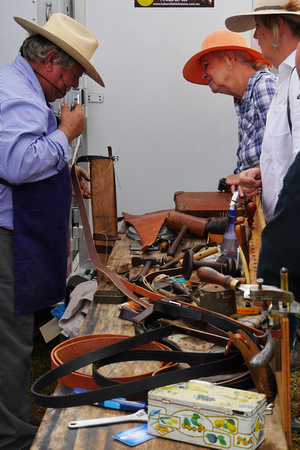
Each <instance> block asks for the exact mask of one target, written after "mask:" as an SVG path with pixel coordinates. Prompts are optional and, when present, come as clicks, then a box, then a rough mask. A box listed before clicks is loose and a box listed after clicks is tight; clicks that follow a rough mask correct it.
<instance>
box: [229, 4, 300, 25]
mask: <svg viewBox="0 0 300 450" xmlns="http://www.w3.org/2000/svg"><path fill="white" fill-rule="evenodd" d="M262 15H276V16H284V17H285V18H287V19H290V20H292V21H294V22H299V23H300V1H294V0H290V1H289V0H256V2H255V7H254V11H253V12H252V13H246V14H239V15H236V16H231V17H228V18H227V19H226V20H225V25H226V27H227V28H228V29H229V30H231V31H237V32H242V31H248V30H252V29H253V28H255V25H256V22H255V16H262Z"/></svg>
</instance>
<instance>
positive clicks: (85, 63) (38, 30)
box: [14, 16, 105, 87]
mask: <svg viewBox="0 0 300 450" xmlns="http://www.w3.org/2000/svg"><path fill="white" fill-rule="evenodd" d="M14 20H15V21H16V22H17V23H18V24H19V25H20V26H21V27H22V28H24V29H25V30H26V31H27V32H28V33H29V34H39V35H41V36H43V37H44V38H46V39H48V40H49V41H51V42H53V44H55V45H57V46H58V47H59V48H61V49H62V50H64V51H65V52H66V53H67V54H68V55H69V56H71V57H72V58H73V59H75V61H76V62H78V64H80V65H81V66H82V67H83V68H84V72H85V73H86V74H87V75H88V76H89V77H91V78H92V79H93V80H94V81H96V83H98V84H100V85H101V86H103V87H105V84H104V82H103V80H102V78H101V76H100V75H99V73H98V72H97V70H96V69H95V67H94V66H93V65H92V64H91V63H90V62H89V60H88V59H86V58H85V57H84V56H83V55H81V53H79V52H78V51H77V50H76V48H74V47H72V46H71V45H69V44H68V43H66V42H65V41H63V40H62V39H60V38H59V37H57V36H55V35H54V34H53V33H51V32H49V31H48V30H45V29H44V28H42V27H41V26H39V25H37V24H35V23H33V22H31V21H30V20H27V19H24V18H23V17H17V16H15V17H14Z"/></svg>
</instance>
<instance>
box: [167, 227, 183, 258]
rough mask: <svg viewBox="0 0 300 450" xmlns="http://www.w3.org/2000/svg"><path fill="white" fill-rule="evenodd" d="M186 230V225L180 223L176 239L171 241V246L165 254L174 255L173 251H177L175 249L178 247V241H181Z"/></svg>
mask: <svg viewBox="0 0 300 450" xmlns="http://www.w3.org/2000/svg"><path fill="white" fill-rule="evenodd" d="M187 232H188V226H187V225H182V227H181V230H180V231H179V233H178V235H177V237H176V239H175V240H174V241H173V243H172V245H171V247H169V250H168V251H167V255H168V256H174V255H175V253H176V252H177V249H178V247H179V244H180V242H181V241H182V239H183V238H184V236H185V235H186V233H187Z"/></svg>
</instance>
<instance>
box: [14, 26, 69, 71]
mask: <svg viewBox="0 0 300 450" xmlns="http://www.w3.org/2000/svg"><path fill="white" fill-rule="evenodd" d="M51 50H54V51H55V53H56V54H57V57H56V58H55V59H54V60H53V62H55V63H56V64H59V65H60V66H61V68H62V69H63V70H69V69H71V67H72V66H73V65H74V64H75V63H76V61H75V59H73V58H72V57H71V56H69V55H68V54H67V53H66V52H65V51H64V50H62V49H61V48H60V47H58V46H57V45H55V44H53V42H51V41H49V40H48V39H46V38H44V37H43V36H41V35H39V34H35V35H30V36H28V37H27V38H26V39H25V40H24V42H23V44H22V45H21V47H20V50H19V51H20V54H21V56H23V57H24V58H27V59H28V60H29V61H31V62H34V63H36V62H38V61H40V62H44V61H45V59H46V56H47V53H49V52H50V51H51Z"/></svg>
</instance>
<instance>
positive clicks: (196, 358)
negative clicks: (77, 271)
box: [31, 325, 252, 408]
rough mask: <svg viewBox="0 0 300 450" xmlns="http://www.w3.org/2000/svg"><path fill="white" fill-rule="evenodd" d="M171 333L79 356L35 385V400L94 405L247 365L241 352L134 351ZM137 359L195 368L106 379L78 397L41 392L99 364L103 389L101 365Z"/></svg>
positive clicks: (161, 330)
mask: <svg viewBox="0 0 300 450" xmlns="http://www.w3.org/2000/svg"><path fill="white" fill-rule="evenodd" d="M171 333H172V326H171V325H166V326H163V327H161V328H159V329H157V330H154V331H149V332H146V333H143V334H140V335H138V336H133V337H131V338H127V339H122V340H121V341H119V342H116V343H114V344H113V345H107V346H105V347H103V348H100V349H97V350H94V351H91V352H88V353H85V354H84V355H81V356H78V357H75V358H73V359H71V360H70V361H67V362H65V363H64V364H62V365H60V366H57V367H55V368H54V369H52V370H50V371H49V372H47V373H46V374H44V375H42V376H41V377H40V378H39V379H38V380H37V381H36V382H35V383H34V384H33V385H32V388H31V392H32V396H33V399H34V401H35V402H36V403H37V404H38V405H40V406H43V407H45V408H66V407H72V406H80V405H86V404H92V403H94V402H98V401H105V400H109V399H111V398H115V397H128V396H145V394H146V392H147V391H149V390H150V389H154V388H156V387H159V386H165V385H168V384H174V383H177V382H183V381H188V380H191V379H194V378H200V377H207V376H211V375H216V374H220V373H224V372H226V371H230V370H232V369H233V368H235V367H241V365H242V363H243V357H242V355H241V354H240V353H239V352H234V353H230V354H229V355H228V356H225V355H223V354H213V353H211V354H209V353H208V354H199V353H198V352H181V351H179V352H173V351H170V352H168V351H161V350H156V351H153V350H148V351H145V350H140V351H138V350H132V349H133V348H135V347H137V346H141V345H142V344H145V343H148V342H152V341H153V340H159V339H162V338H164V337H166V336H169V335H170V334H171ZM148 352H150V353H148ZM134 359H137V360H147V359H150V360H159V361H162V360H169V361H173V362H174V361H176V362H185V363H188V364H190V365H192V366H191V367H188V368H184V369H178V370H173V371H169V372H168V373H158V374H157V375H155V376H150V377H146V378H140V379H138V380H134V381H127V382H125V383H121V382H118V381H116V380H111V379H108V378H106V382H105V384H106V383H107V384H110V385H107V386H105V387H102V388H101V389H96V390H93V391H90V392H84V393H81V394H76V395H74V394H73V395H72V394H71V395H63V396H52V395H50V396H48V395H44V394H41V392H42V391H43V390H44V389H45V388H46V387H47V386H49V385H50V384H52V383H53V382H56V381H58V380H59V379H62V378H63V377H65V376H67V375H68V374H70V373H71V372H74V371H76V370H78V369H79V368H81V367H84V366H87V365H88V364H92V363H93V364H94V363H97V364H94V367H93V379H94V381H96V380H98V382H99V383H100V385H102V386H103V385H104V378H103V377H102V376H100V374H99V373H98V372H97V368H98V367H99V366H100V365H101V366H103V365H105V364H111V363H112V362H117V361H128V360H134ZM96 374H98V375H99V377H98V376H97V375H96ZM99 378H100V380H99ZM111 383H113V384H111ZM251 384H252V380H251Z"/></svg>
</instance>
